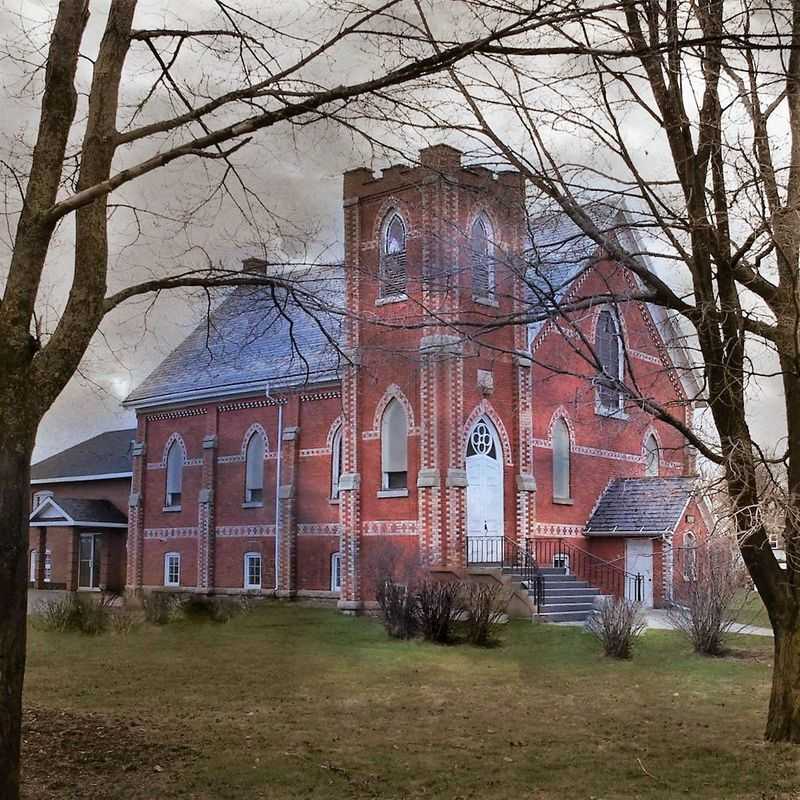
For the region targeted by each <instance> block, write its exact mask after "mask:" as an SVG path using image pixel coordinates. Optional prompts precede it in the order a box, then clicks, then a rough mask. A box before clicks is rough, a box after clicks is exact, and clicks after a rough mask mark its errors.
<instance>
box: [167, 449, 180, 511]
mask: <svg viewBox="0 0 800 800" xmlns="http://www.w3.org/2000/svg"><path fill="white" fill-rule="evenodd" d="M182 486H183V448H182V447H181V445H180V442H178V441H177V440H176V441H174V442H173V443H172V444H171V445H170V446H169V450H168V451H167V492H166V506H167V508H173V509H178V508H180V506H181V488H182Z"/></svg>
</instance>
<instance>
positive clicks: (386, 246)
mask: <svg viewBox="0 0 800 800" xmlns="http://www.w3.org/2000/svg"><path fill="white" fill-rule="evenodd" d="M382 230H383V233H382V236H381V264H380V294H381V297H393V296H396V295H400V294H404V293H405V291H406V280H407V271H408V269H407V267H408V258H407V255H406V225H405V223H404V222H403V218H402V217H401V216H400V214H398V213H397V212H396V211H390V212H389V214H388V215H387V217H386V220H385V221H384V224H383V229H382Z"/></svg>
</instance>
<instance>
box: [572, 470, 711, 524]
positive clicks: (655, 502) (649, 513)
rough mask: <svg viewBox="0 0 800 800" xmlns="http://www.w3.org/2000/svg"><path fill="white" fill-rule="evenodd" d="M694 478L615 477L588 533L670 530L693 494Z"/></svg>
mask: <svg viewBox="0 0 800 800" xmlns="http://www.w3.org/2000/svg"><path fill="white" fill-rule="evenodd" d="M694 483H695V481H694V478H684V477H679V478H615V479H614V480H612V481H611V483H610V484H609V485H608V487H607V488H606V490H605V492H604V493H603V495H602V496H601V498H600V500H599V502H598V504H597V507H596V508H595V510H594V512H593V513H592V516H591V519H590V520H589V522H588V523H587V524H586V533H587V534H588V535H589V536H603V535H605V536H614V535H621V534H623V533H624V534H632V533H639V534H658V533H670V532H672V531H673V530H674V529H675V526H676V525H677V524H678V523H679V522H680V519H681V516H682V515H683V513H684V511H685V509H686V506H687V504H688V502H689V500H690V498H691V496H692V490H693V488H694Z"/></svg>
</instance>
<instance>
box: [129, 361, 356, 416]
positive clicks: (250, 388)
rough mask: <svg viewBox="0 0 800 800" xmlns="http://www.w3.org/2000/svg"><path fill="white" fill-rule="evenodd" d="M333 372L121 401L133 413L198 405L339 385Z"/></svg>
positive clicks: (331, 370) (333, 370)
mask: <svg viewBox="0 0 800 800" xmlns="http://www.w3.org/2000/svg"><path fill="white" fill-rule="evenodd" d="M335 373H336V370H335V369H330V370H327V371H325V372H321V373H319V374H318V375H317V376H316V377H315V376H313V375H309V376H308V379H307V380H299V379H298V376H291V377H290V378H288V379H283V380H272V381H264V380H259V381H248V382H245V383H235V384H228V385H225V386H212V387H209V388H207V389H198V390H196V391H194V390H193V391H188V392H169V393H166V394H156V395H150V396H148V397H142V398H139V399H135V400H131V399H130V397H128V398H126V399H125V400H123V401H122V405H123V406H125V407H126V408H133V409H135V410H137V411H139V410H144V409H154V408H159V409H160V408H163V407H164V406H180V405H185V404H186V403H192V402H198V401H200V402H202V401H203V400H228V399H230V398H234V397H241V396H242V395H248V394H259V395H260V394H263V393H264V392H265V391H267V389H269V390H270V391H275V390H278V389H293V388H300V387H304V386H318V385H320V384H325V383H339V382H340V379H339V378H338V377H337V376H336V374H335Z"/></svg>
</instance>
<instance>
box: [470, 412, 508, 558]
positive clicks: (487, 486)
mask: <svg viewBox="0 0 800 800" xmlns="http://www.w3.org/2000/svg"><path fill="white" fill-rule="evenodd" d="M466 468H467V538H468V541H469V543H470V546H469V552H468V553H467V560H468V561H469V562H471V563H476V562H487V561H501V560H502V557H503V548H502V536H503V534H504V528H503V447H502V445H501V443H500V437H499V436H498V435H497V430H496V429H495V427H494V425H493V424H492V422H491V421H490V420H489V419H487V418H486V417H481V418H480V419H479V420H478V421H477V422H476V423H475V424H474V425H473V426H472V430H471V431H470V432H469V436H467V453H466Z"/></svg>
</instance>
